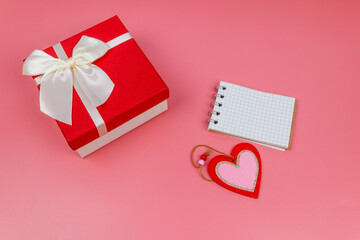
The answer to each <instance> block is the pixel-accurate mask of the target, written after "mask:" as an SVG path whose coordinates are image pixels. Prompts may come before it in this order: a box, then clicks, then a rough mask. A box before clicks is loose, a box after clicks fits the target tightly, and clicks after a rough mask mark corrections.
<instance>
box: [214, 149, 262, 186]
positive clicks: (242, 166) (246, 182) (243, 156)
mask: <svg viewBox="0 0 360 240" xmlns="http://www.w3.org/2000/svg"><path fill="white" fill-rule="evenodd" d="M216 168H217V174H216V175H217V176H218V177H219V178H220V179H221V180H222V181H223V182H225V183H226V184H228V185H231V186H234V185H235V186H234V187H236V188H240V189H244V190H248V191H251V192H253V191H254V189H255V184H256V179H257V175H258V164H257V160H256V157H255V155H254V154H253V153H251V152H249V151H245V152H240V153H239V155H238V157H237V160H236V165H234V164H232V163H229V162H226V161H223V162H219V163H218V164H217V165H216Z"/></svg>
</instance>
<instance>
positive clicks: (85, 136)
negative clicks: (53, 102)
mask: <svg viewBox="0 0 360 240" xmlns="http://www.w3.org/2000/svg"><path fill="white" fill-rule="evenodd" d="M127 32H128V31H127V29H126V28H125V26H124V25H123V24H122V22H121V21H120V19H119V18H118V17H117V16H114V17H112V18H110V19H108V20H106V21H104V22H101V23H99V24H97V25H95V26H93V27H91V28H89V29H87V30H85V31H83V32H80V33H79V34H76V35H74V36H72V37H70V38H68V39H66V40H64V41H61V42H60V43H61V45H62V47H63V49H64V51H65V53H66V55H67V57H68V58H70V57H71V56H72V50H73V48H74V47H75V45H76V44H77V43H78V42H79V40H80V38H81V37H82V36H83V35H86V36H89V37H93V38H97V39H99V40H101V41H103V42H109V41H110V40H112V39H114V38H116V37H119V36H121V35H123V34H125V33H127ZM44 51H45V52H46V53H47V54H49V55H51V56H53V57H55V58H57V55H56V53H55V51H54V49H53V47H49V48H47V49H45V50H44ZM93 64H95V65H97V66H98V67H100V68H101V69H102V70H103V71H104V72H105V73H106V74H107V75H108V76H109V77H110V79H111V80H112V81H113V83H114V84H115V87H114V89H113V91H112V93H111V95H110V97H109V98H108V99H107V101H106V102H105V103H104V104H103V105H101V106H99V107H97V110H98V112H99V113H100V115H101V117H102V118H103V120H104V122H105V125H106V128H107V131H108V132H107V133H106V134H104V135H102V136H99V133H98V130H97V127H96V126H95V124H94V122H93V120H92V119H91V117H90V115H89V113H88V112H87V110H86V108H85V106H84V104H83V103H82V101H81V100H80V98H79V96H78V94H77V92H76V91H75V90H73V107H72V125H68V124H66V123H62V122H59V121H56V122H57V124H58V125H59V127H60V129H61V131H62V133H63V135H64V137H65V139H66V141H67V142H68V144H69V146H70V147H71V148H72V149H73V150H75V151H77V152H78V154H79V155H80V156H81V157H85V156H87V155H88V154H90V153H92V152H94V151H96V150H97V149H99V148H101V147H103V146H104V145H106V144H107V143H109V142H111V141H113V140H115V139H116V138H118V137H120V136H122V135H124V134H125V133H127V132H129V131H131V130H133V129H134V128H136V127H138V126H139V125H141V124H143V123H145V122H147V121H148V120H150V119H152V118H154V117H155V116H157V115H159V114H160V113H162V112H164V111H166V110H167V99H168V98H169V88H168V87H167V86H166V84H165V83H164V81H163V80H162V79H161V77H160V76H159V74H158V73H157V72H156V70H155V69H154V67H153V66H152V65H151V63H150V62H149V60H148V59H147V57H146V56H145V55H144V53H143V52H142V51H141V49H140V48H139V46H138V45H137V43H136V42H135V40H134V39H133V38H132V39H129V40H127V41H125V42H123V43H121V44H119V45H117V46H115V47H113V48H111V49H110V50H109V51H108V52H107V53H106V54H105V55H104V56H103V57H101V58H100V59H98V60H96V61H95V62H93ZM39 87H41V85H39Z"/></svg>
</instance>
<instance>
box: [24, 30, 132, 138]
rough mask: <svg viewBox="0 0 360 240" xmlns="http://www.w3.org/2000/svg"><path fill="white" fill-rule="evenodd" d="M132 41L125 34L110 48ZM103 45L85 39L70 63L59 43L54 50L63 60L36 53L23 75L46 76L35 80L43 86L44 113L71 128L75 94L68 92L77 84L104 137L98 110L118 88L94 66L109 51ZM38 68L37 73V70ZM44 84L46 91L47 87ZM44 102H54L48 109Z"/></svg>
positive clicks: (42, 108) (81, 41) (108, 45)
mask: <svg viewBox="0 0 360 240" xmlns="http://www.w3.org/2000/svg"><path fill="white" fill-rule="evenodd" d="M131 38H132V36H131V35H130V33H125V34H123V35H120V36H118V37H116V38H114V39H112V40H110V41H109V42H107V43H106V46H107V47H108V49H111V48H113V47H115V46H117V45H119V44H121V43H123V42H125V41H127V40H129V39H131ZM96 41H97V42H96ZM101 43H102V42H101V41H100V40H97V39H94V38H89V37H86V36H83V37H82V38H81V40H80V41H79V43H78V44H77V45H76V46H75V48H74V50H73V56H72V57H71V58H70V59H69V58H68V57H67V55H66V53H65V51H64V49H63V47H62V46H61V43H57V44H55V45H54V46H53V49H54V51H55V53H56V55H57V56H58V58H59V59H54V58H52V57H51V56H50V55H48V54H46V53H44V52H42V51H39V50H35V51H34V52H33V53H32V54H31V55H30V56H29V57H28V58H27V59H26V61H25V63H24V67H23V74H25V75H31V76H34V75H39V74H41V73H43V75H40V76H39V77H37V78H35V81H36V83H37V84H42V87H41V88H40V106H41V111H43V112H44V113H46V114H48V115H49V116H51V117H53V118H55V119H57V120H59V121H62V122H65V123H68V124H71V109H72V90H71V94H69V93H68V92H69V87H70V85H69V84H73V86H74V88H75V90H76V92H77V93H78V95H79V97H80V99H81V101H82V102H83V104H84V106H85V108H86V110H87V111H88V113H89V115H90V117H91V119H92V120H93V122H94V124H95V126H96V128H97V130H98V132H99V135H100V136H102V135H104V134H106V133H107V128H106V124H105V122H104V120H103V119H102V117H101V115H100V113H99V111H98V110H97V109H96V107H97V106H99V105H101V104H103V103H104V102H105V101H106V100H107V98H108V97H109V96H110V94H111V91H112V89H113V86H114V85H113V83H112V81H111V80H110V78H109V77H108V76H107V74H106V73H105V72H104V71H102V70H101V69H100V68H99V67H97V66H96V65H93V64H91V62H93V61H95V60H96V59H98V58H99V57H101V56H102V55H104V54H105V52H106V51H107V50H106V49H104V48H103V46H102V45H101ZM103 44H105V43H103ZM104 51H105V52H104ZM27 61H28V63H27V64H26V62H27ZM59 61H60V62H59ZM34 65H35V66H34ZM34 68H35V70H33V69H34ZM44 78H45V81H44ZM49 78H50V81H49ZM49 82H50V84H49ZM44 83H45V87H44V86H43V85H44ZM46 83H47V84H46ZM49 85H50V90H51V91H50V95H49V93H48V92H45V91H43V93H44V92H45V95H44V94H43V95H42V92H41V90H42V89H43V90H44V88H46V86H49ZM71 88H72V87H71ZM57 90H58V91H57ZM64 91H65V92H64ZM51 92H52V93H53V94H51ZM64 93H65V94H64ZM53 95H56V96H53ZM59 98H60V99H59ZM44 100H48V101H50V105H47V103H48V102H46V101H44ZM60 103H64V104H60ZM69 104H70V107H69ZM69 116H70V119H69Z"/></svg>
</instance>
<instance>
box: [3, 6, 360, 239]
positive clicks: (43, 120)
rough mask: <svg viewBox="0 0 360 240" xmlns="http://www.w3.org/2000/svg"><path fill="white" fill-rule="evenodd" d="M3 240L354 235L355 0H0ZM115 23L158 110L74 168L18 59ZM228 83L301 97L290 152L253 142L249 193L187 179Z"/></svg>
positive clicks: (359, 56)
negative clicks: (254, 165)
mask: <svg viewBox="0 0 360 240" xmlns="http://www.w3.org/2000/svg"><path fill="white" fill-rule="evenodd" d="M0 1H1V4H0V5H1V7H0V35H1V36H0V37H1V44H0V53H1V55H0V71H1V88H0V112H1V120H0V134H1V135H0V141H1V145H0V153H1V160H0V239H2V240H3V239H4V240H24V239H27V240H35V239H36V240H38V239H61V240H64V239H66V240H70V239H71V240H72V239H74V240H79V239H86V240H95V239H360V228H359V222H360V185H359V183H360V171H359V170H360V161H359V160H360V154H359V137H360V126H359V122H360V107H359V96H360V81H359V78H360V67H359V64H360V2H359V1H355V0H354V1H350V0H349V1H320V0H317V1H314V0H307V1H304V0H299V1H285V0H284V1H265V0H264V1H236V0H232V1H160V0H153V1H145V0H138V1H134V0H132V1H130V0H129V1H118V0H101V1H100V0H88V1H84V0H79V1H74V0H62V1H45V0H32V1H25V0H24V1H19V0H0ZM115 14H117V15H119V16H120V18H121V19H122V21H123V22H124V24H125V25H126V26H127V28H128V29H129V31H130V32H131V33H132V35H133V36H134V37H135V39H136V41H137V42H138V43H139V45H140V47H141V48H142V49H143V51H144V52H145V54H146V55H147V56H148V57H149V59H150V61H151V62H152V63H153V64H154V66H155V68H156V69H157V70H158V72H159V73H160V75H161V76H162V77H163V79H164V80H165V81H166V83H167V84H168V86H169V88H170V91H171V92H170V94H171V98H170V100H169V107H170V110H169V111H168V112H166V113H165V114H163V115H161V116H159V117H157V118H156V119H154V120H153V121H151V122H149V123H147V124H145V125H143V126H141V127H140V128H138V129H136V130H135V131H133V132H131V133H129V134H127V135H126V136H124V137H122V138H121V139H119V140H117V141H115V142H114V143H112V144H110V145H109V146H107V147H105V148H103V149H102V150H100V151H98V152H96V153H95V154H93V155H91V156H89V157H88V158H86V159H80V158H79V157H78V156H77V154H76V153H73V152H72V151H71V150H70V148H69V147H68V146H67V144H66V142H65V140H64V138H63V136H62V135H61V133H60V131H59V129H58V127H57V125H56V124H55V122H54V121H53V120H51V119H49V118H48V117H47V116H45V115H44V114H41V113H40V112H39V103H38V102H39V100H38V91H37V89H36V87H35V85H34V83H33V81H32V80H31V78H29V77H25V76H22V75H21V68H22V59H23V58H24V57H26V56H27V55H28V54H30V52H31V51H32V50H33V49H35V48H39V49H43V48H46V47H48V46H50V45H52V44H54V43H56V42H57V41H59V40H62V39H64V38H67V37H69V36H71V35H73V34H75V33H78V32H79V31H81V30H83V29H85V28H88V27H90V26H92V25H94V24H96V23H98V22H100V21H102V20H105V19H107V18H109V17H111V16H113V15H115ZM220 80H225V81H229V82H232V83H237V84H240V85H243V86H247V87H250V88H255V89H258V90H263V91H269V92H274V93H279V94H284V95H288V96H293V97H296V98H297V99H298V105H297V106H298V107H297V111H296V116H295V126H294V132H293V139H292V148H291V150H290V151H286V152H281V151H277V150H273V149H270V148H266V147H263V146H258V145H257V148H258V150H259V152H260V154H261V157H262V167H263V175H262V183H261V189H260V195H259V199H258V200H254V199H251V198H247V197H243V196H240V195H237V194H235V193H232V192H230V191H227V190H225V189H223V188H221V187H219V186H217V185H216V184H214V183H208V182H206V181H204V180H202V179H201V178H200V177H199V174H198V172H197V171H196V170H195V169H194V168H193V167H192V166H191V164H190V159H189V153H190V151H191V149H192V147H194V146H195V145H196V144H209V145H211V146H213V147H216V148H217V149H219V150H222V151H225V152H230V151H231V149H232V147H233V146H234V145H235V144H237V143H239V142H241V141H240V140H237V139H235V138H231V137H228V136H222V135H219V134H214V133H211V132H208V131H207V130H206V124H205V119H206V118H207V111H208V109H209V102H210V101H211V95H212V94H213V87H214V86H215V85H216V84H217V83H218V82H219V81H220Z"/></svg>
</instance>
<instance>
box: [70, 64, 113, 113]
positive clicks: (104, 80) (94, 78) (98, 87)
mask: <svg viewBox="0 0 360 240" xmlns="http://www.w3.org/2000/svg"><path fill="white" fill-rule="evenodd" d="M72 73H73V76H74V81H77V82H78V83H79V85H80V87H81V89H82V90H83V91H84V93H85V94H86V96H87V97H88V99H89V100H90V102H91V103H92V104H93V105H94V106H95V107H98V106H100V105H102V104H103V103H105V102H106V100H107V99H108V98H109V97H110V95H111V92H112V91H113V89H114V83H113V82H112V81H111V79H110V78H109V76H108V75H107V74H106V73H105V72H104V71H103V70H102V69H101V68H99V67H98V66H96V65H94V64H90V65H81V66H76V67H75V68H73V69H72Z"/></svg>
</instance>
